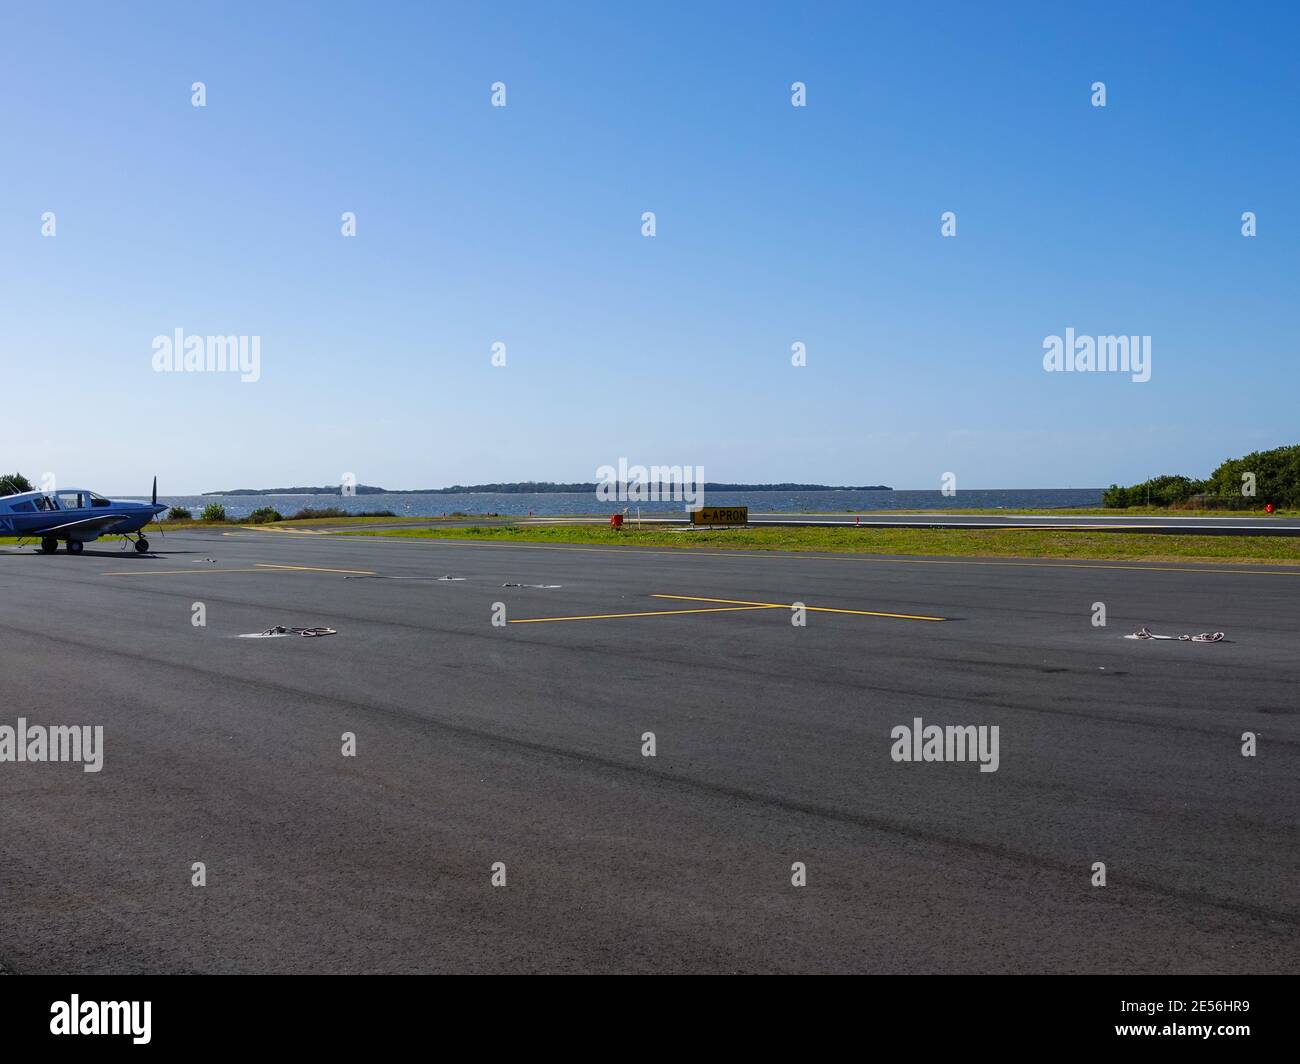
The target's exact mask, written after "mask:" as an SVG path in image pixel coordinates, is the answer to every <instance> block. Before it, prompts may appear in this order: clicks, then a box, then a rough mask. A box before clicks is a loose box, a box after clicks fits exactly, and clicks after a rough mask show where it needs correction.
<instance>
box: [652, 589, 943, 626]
mask: <svg viewBox="0 0 1300 1064" xmlns="http://www.w3.org/2000/svg"><path fill="white" fill-rule="evenodd" d="M650 597H651V598H661V599H679V600H681V601H683V602H730V603H733V604H735V605H737V606H758V607H762V608H766V609H769V610H771V609H777V610H792V609H794V608H795V607H794V603H792V602H746V601H744V600H742V599H720V598H701V597H700V596H698V595H651V596H650ZM803 608H804V609H805V610H807V611H808V612H809V613H851V614H853V615H854V616H856V617H894V618H897V619H898V620H902V621H946V620H947V619H948V618H947V617H926V616H924V615H922V614H916V613H882V612H880V611H878V610H841V609H836V608H834V607H833V606H804V607H803Z"/></svg>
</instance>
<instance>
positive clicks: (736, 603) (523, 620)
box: [509, 595, 948, 624]
mask: <svg viewBox="0 0 1300 1064" xmlns="http://www.w3.org/2000/svg"><path fill="white" fill-rule="evenodd" d="M650 597H651V598H658V599H676V600H678V601H681V602H719V603H722V604H723V605H720V606H701V607H696V608H693V609H683V610H641V611H638V612H635V613H588V614H583V615H581V616H578V617H520V618H518V619H517V620H513V621H510V622H509V623H510V624H541V623H543V622H547V621H608V620H614V619H615V618H618V617H678V616H681V615H682V614H686V613H746V612H748V611H750V610H791V609H794V608H795V606H794V603H791V602H747V601H743V600H740V599H719V598H701V597H699V596H696V595H651V596H650ZM803 608H804V609H806V610H809V611H811V612H813V613H847V614H852V615H853V616H856V617H892V618H895V619H897V620H903V621H946V620H947V619H948V618H946V617H925V616H921V615H918V614H914V613H882V612H879V611H877V610H841V609H835V608H834V607H831V606H805V607H803Z"/></svg>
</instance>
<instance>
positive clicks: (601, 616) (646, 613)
mask: <svg viewBox="0 0 1300 1064" xmlns="http://www.w3.org/2000/svg"><path fill="white" fill-rule="evenodd" d="M772 608H773V607H771V606H715V607H713V608H712V609H696V610H642V611H640V612H637V613H589V614H586V615H584V616H581V617H520V618H519V619H518V620H514V621H511V622H510V623H511V624H539V623H541V622H542V621H608V620H611V619H613V618H615V617H676V616H680V615H681V614H683V613H744V612H745V611H746V610H770V609H772Z"/></svg>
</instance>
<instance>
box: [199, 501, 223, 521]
mask: <svg viewBox="0 0 1300 1064" xmlns="http://www.w3.org/2000/svg"><path fill="white" fill-rule="evenodd" d="M225 519H226V508H225V507H224V506H222V505H221V504H220V503H215V502H210V503H208V505H207V506H205V507H203V520H204V521H224V520H225Z"/></svg>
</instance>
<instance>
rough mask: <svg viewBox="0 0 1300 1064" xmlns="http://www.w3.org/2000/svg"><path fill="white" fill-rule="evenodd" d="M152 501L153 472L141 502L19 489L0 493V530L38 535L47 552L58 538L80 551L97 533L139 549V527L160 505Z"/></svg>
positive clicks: (143, 544)
mask: <svg viewBox="0 0 1300 1064" xmlns="http://www.w3.org/2000/svg"><path fill="white" fill-rule="evenodd" d="M166 509H167V507H166V506H159V505H158V478H157V477H154V478H153V496H152V498H151V500H150V501H149V502H147V503H143V502H114V501H113V500H112V499H106V498H104V496H102V495H98V494H96V493H95V492H93V491H80V490H76V489H71V490H67V491H25V492H23V493H21V494H19V495H5V496H3V497H0V534H7V535H12V536H18V537H19V538H20V539H26V538H28V537H35V536H39V537H40V540H41V550H42V551H43V552H44V553H46V554H53V553H54V552H55V551H57V550H58V549H59V540H64V541H65V542H66V543H67V544H68V553H69V554H80V553H81V552H82V550H83V549H84V548H85V545H86V544H87V543H90V542H92V541H93V540H96V539H99V537H100V536H107V535H117V536H125V537H126V538H127V539H130V537H131V535H132V533H134V534H135V549H136V550H137V551H139V552H140V553H141V554H143V553H145V551H147V550H148V549H149V541H148V540H147V539H145V537H144V535H143V534H142V533H141V531H140V530H141V529H142V528H144V526H145V525H147V524H148V523H149V522H150V521H152V520H153V519H154V518H155V517H157V516H158V515H159V514H160V513H162V512H163V511H164V510H166Z"/></svg>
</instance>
